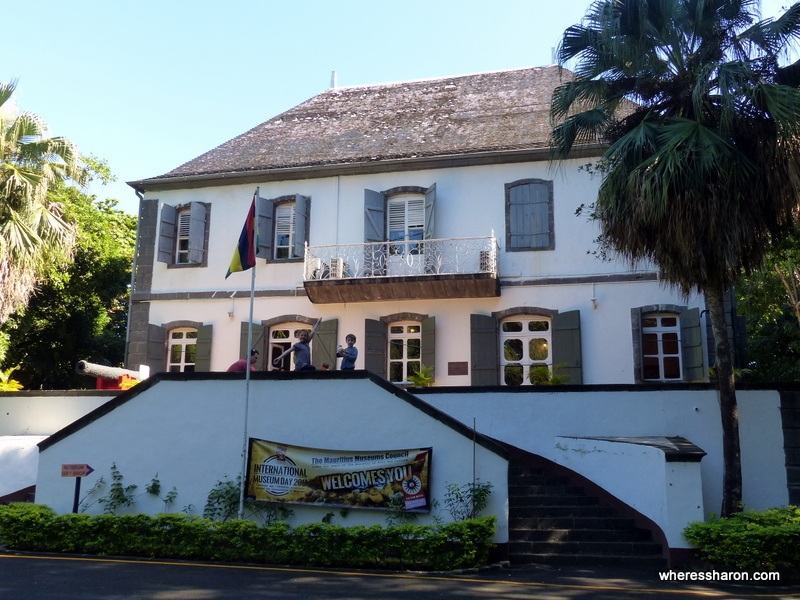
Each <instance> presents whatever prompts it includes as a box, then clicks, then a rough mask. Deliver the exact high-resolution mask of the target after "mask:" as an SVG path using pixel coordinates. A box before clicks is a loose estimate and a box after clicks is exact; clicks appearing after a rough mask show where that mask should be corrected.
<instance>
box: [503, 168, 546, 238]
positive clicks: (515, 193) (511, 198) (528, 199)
mask: <svg viewBox="0 0 800 600" xmlns="http://www.w3.org/2000/svg"><path fill="white" fill-rule="evenodd" d="M505 189H506V250H507V251H510V252H513V251H520V250H552V249H553V248H555V236H554V232H553V182H552V181H545V180H541V179H523V180H519V181H515V182H513V183H507V184H506V186H505Z"/></svg>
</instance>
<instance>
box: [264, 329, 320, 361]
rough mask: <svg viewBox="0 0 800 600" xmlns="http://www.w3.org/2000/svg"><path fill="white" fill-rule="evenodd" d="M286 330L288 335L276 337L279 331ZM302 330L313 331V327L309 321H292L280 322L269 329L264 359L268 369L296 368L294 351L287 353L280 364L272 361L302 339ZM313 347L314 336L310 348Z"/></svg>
mask: <svg viewBox="0 0 800 600" xmlns="http://www.w3.org/2000/svg"><path fill="white" fill-rule="evenodd" d="M284 331H285V332H286V333H287V336H286V337H276V334H277V332H284ZM301 331H307V332H309V333H311V327H310V326H309V324H308V323H295V322H292V323H279V324H277V325H273V326H271V327H270V328H269V330H268V331H267V336H268V337H267V346H268V348H267V358H266V360H265V361H264V364H265V365H266V366H267V370H268V371H291V370H293V369H294V353H291V354H287V355H286V356H285V357H283V359H282V360H281V363H280V364H279V365H276V364H274V363H273V362H272V361H273V360H274V359H275V358H277V357H278V356H280V355H281V354H283V352H284V351H286V350H288V349H289V348H291V347H292V346H293V345H294V344H296V343H297V342H299V341H300V332H301ZM314 337H316V336H314ZM313 347H314V340H313V338H312V340H311V341H310V342H309V348H312V349H313Z"/></svg>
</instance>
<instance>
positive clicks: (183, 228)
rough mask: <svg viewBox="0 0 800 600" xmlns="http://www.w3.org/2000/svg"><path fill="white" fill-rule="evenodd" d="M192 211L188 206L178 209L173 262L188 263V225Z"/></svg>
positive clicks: (178, 263)
mask: <svg viewBox="0 0 800 600" xmlns="http://www.w3.org/2000/svg"><path fill="white" fill-rule="evenodd" d="M191 220H192V211H191V210H189V208H188V207H185V208H182V209H180V210H179V211H178V223H177V231H176V235H175V264H176V265H188V264H191V263H190V261H189V227H190V225H191Z"/></svg>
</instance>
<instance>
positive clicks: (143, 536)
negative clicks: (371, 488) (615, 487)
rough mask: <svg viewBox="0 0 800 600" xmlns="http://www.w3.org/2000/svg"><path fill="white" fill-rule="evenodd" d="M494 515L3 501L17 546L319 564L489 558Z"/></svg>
mask: <svg viewBox="0 0 800 600" xmlns="http://www.w3.org/2000/svg"><path fill="white" fill-rule="evenodd" d="M494 530H495V518H494V517H481V518H479V519H468V520H466V521H461V522H458V523H447V524H443V525H442V524H437V525H430V526H428V525H412V524H405V525H401V526H398V527H386V528H382V527H381V526H380V525H373V526H370V527H365V526H358V527H351V528H347V527H342V526H340V525H334V524H330V523H308V524H306V525H301V526H299V527H297V528H294V529H293V528H292V527H290V526H289V524H288V523H286V522H281V521H276V522H273V523H269V524H265V525H259V524H258V523H255V522H253V521H246V520H240V519H228V520H226V521H213V520H211V519H207V518H203V517H196V516H188V515H186V514H183V513H162V514H159V515H156V516H149V515H144V514H139V515H113V514H102V515H93V516H90V515H85V514H81V515H75V514H66V515H57V514H56V513H55V512H54V511H53V510H51V509H50V508H48V507H46V506H41V505H36V504H25V503H19V504H10V505H7V506H0V542H2V543H4V544H6V545H8V546H9V547H10V548H15V549H19V550H31V551H39V552H71V553H80V554H106V555H124V556H146V557H149V558H157V557H158V558H182V559H195V560H216V561H231V562H233V561H236V562H256V563H271V564H295V565H304V566H317V567H357V568H388V569H398V568H416V569H435V570H445V569H455V568H462V567H476V566H480V565H482V564H485V562H486V560H487V559H488V556H489V551H490V549H491V547H492V537H493V535H494Z"/></svg>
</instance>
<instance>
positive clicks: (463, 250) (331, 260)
mask: <svg viewBox="0 0 800 600" xmlns="http://www.w3.org/2000/svg"><path fill="white" fill-rule="evenodd" d="M475 273H493V274H495V275H496V274H497V240H496V239H495V237H494V236H493V235H492V236H489V237H469V238H443V239H433V240H416V241H395V242H374V243H366V244H334V245H330V246H306V255H305V270H304V278H305V280H306V281H318V280H325V279H356V278H364V277H375V278H377V277H410V276H419V275H453V274H475Z"/></svg>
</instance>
